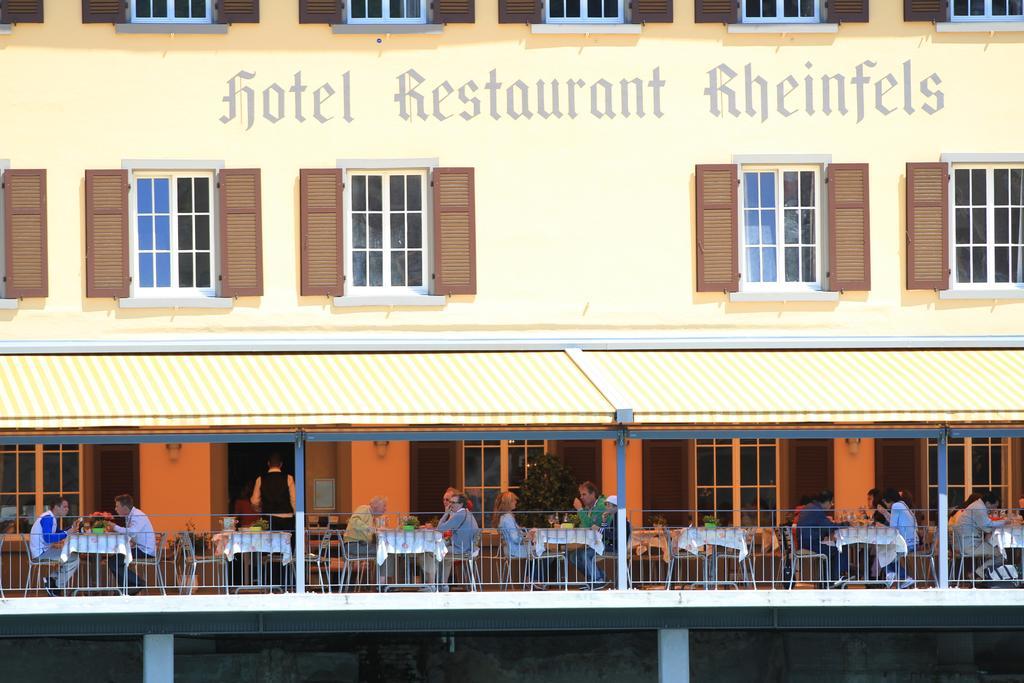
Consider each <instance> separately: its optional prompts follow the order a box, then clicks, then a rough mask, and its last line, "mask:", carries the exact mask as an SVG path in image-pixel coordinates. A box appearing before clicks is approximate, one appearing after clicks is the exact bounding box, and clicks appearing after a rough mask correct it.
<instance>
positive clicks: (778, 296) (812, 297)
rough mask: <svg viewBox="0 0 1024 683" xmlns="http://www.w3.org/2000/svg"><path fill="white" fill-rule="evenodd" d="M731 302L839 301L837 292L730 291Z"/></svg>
mask: <svg viewBox="0 0 1024 683" xmlns="http://www.w3.org/2000/svg"><path fill="white" fill-rule="evenodd" d="M729 301H731V302H732V303H759V302H775V303H786V302H789V301H826V302H827V301H839V292H732V293H731V294H729Z"/></svg>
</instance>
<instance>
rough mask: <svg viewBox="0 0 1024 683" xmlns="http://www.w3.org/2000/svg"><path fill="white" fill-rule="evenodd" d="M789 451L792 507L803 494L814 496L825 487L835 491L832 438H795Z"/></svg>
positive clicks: (790, 502) (790, 503) (790, 505)
mask: <svg viewBox="0 0 1024 683" xmlns="http://www.w3.org/2000/svg"><path fill="white" fill-rule="evenodd" d="M789 453H790V467H789V472H790V481H791V484H790V488H789V499H790V501H789V507H790V509H792V508H795V507H796V506H797V504H798V503H799V502H800V499H801V498H802V497H803V496H813V495H816V494H818V493H821V492H822V491H824V490H825V489H828V490H830V491H835V481H834V477H833V463H832V460H833V457H832V453H833V450H832V441H831V440H830V439H829V440H826V439H794V440H793V441H791V442H790V451H789Z"/></svg>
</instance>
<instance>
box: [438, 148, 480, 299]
mask: <svg viewBox="0 0 1024 683" xmlns="http://www.w3.org/2000/svg"><path fill="white" fill-rule="evenodd" d="M433 184H434V277H433V284H432V288H431V289H432V291H433V293H434V294H476V190H475V187H474V179H473V169H472V168H435V169H434V174H433Z"/></svg>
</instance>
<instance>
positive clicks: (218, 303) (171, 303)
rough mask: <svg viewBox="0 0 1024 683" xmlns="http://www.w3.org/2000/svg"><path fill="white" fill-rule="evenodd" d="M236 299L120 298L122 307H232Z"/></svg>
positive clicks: (119, 303)
mask: <svg viewBox="0 0 1024 683" xmlns="http://www.w3.org/2000/svg"><path fill="white" fill-rule="evenodd" d="M234 303H235V300H234V299H232V298H230V297H217V296H207V297H201V298H200V297H185V296H183V297H144V296H140V297H131V298H128V299H118V300H117V305H118V306H119V307H120V308H231V307H232V306H233V305H234Z"/></svg>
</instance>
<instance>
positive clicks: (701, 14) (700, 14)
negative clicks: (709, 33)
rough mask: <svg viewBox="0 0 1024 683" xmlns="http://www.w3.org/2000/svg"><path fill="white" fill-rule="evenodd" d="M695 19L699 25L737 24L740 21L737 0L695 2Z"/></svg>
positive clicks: (703, 0) (702, 0)
mask: <svg viewBox="0 0 1024 683" xmlns="http://www.w3.org/2000/svg"><path fill="white" fill-rule="evenodd" d="M693 19H694V21H695V22H697V23H698V24H735V23H737V22H738V21H739V3H738V2H737V0H694V7H693Z"/></svg>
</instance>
